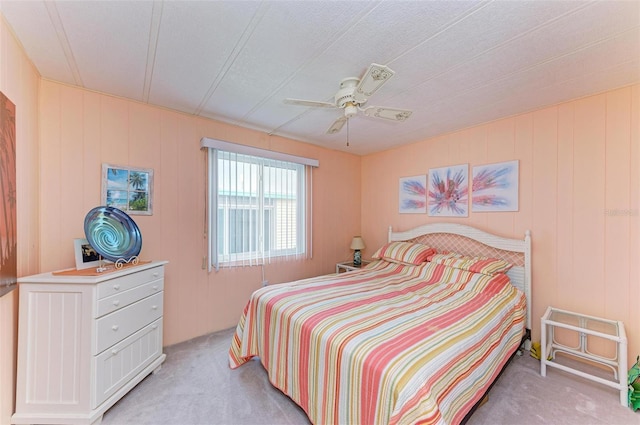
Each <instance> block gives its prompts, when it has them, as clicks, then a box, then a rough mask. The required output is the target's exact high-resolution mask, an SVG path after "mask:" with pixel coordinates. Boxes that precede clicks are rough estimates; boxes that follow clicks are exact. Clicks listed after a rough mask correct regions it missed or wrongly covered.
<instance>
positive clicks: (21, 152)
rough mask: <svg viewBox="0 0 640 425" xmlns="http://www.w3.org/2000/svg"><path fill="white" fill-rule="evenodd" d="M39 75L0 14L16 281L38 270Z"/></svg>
mask: <svg viewBox="0 0 640 425" xmlns="http://www.w3.org/2000/svg"><path fill="white" fill-rule="evenodd" d="M39 80H40V76H39V75H38V72H37V71H36V70H35V68H34V67H33V65H32V64H31V62H30V61H29V60H28V58H27V57H26V55H25V54H24V52H23V50H22V48H21V47H20V45H19V44H18V43H17V42H16V39H15V37H14V36H13V34H12V33H11V31H10V30H9V29H8V26H7V24H6V23H5V21H4V18H3V17H2V15H0V91H2V92H3V93H4V94H5V95H6V96H7V97H8V98H9V99H10V100H11V101H12V102H13V103H14V104H15V105H16V163H17V167H16V173H17V176H16V177H17V182H16V183H17V188H16V191H17V193H16V202H17V204H16V207H17V210H18V223H17V224H18V276H25V275H29V274H32V273H35V272H36V271H37V270H38V261H39V258H38V250H37V247H38V229H39V223H38V209H39V208H38V156H37V154H38V150H37V143H38V121H37V117H38V88H39ZM17 331H18V291H17V290H13V291H12V292H10V293H8V294H7V295H5V296H3V297H0V424H8V423H10V421H11V415H12V414H13V407H14V400H15V393H14V389H15V376H16V347H17Z"/></svg>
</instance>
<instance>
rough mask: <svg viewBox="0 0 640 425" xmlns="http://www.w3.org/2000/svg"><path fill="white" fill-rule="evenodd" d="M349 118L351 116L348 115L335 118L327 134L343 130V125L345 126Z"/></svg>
mask: <svg viewBox="0 0 640 425" xmlns="http://www.w3.org/2000/svg"><path fill="white" fill-rule="evenodd" d="M348 119H349V118H347V117H340V118H338V119H337V120H335V121H334V122H333V124H331V127H329V128H328V129H327V134H336V133H337V132H339V131H340V130H342V127H344V124H345V123H346V122H347V120H348Z"/></svg>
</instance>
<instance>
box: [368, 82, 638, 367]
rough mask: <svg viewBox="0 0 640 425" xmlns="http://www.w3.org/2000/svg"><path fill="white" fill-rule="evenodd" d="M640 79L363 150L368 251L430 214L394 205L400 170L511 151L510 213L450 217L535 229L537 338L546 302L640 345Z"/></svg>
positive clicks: (517, 231)
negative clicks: (600, 321) (391, 231)
mask: <svg viewBox="0 0 640 425" xmlns="http://www.w3.org/2000/svg"><path fill="white" fill-rule="evenodd" d="M639 117H640V86H639V85H634V86H630V87H625V88H621V89H619V90H614V91H609V92H606V93H603V94H599V95H596V96H590V97H587V98H584V99H579V100H576V101H572V102H568V103H563V104H560V105H557V106H553V107H549V108H545V109H542V110H539V111H535V112H531V113H527V114H522V115H518V116H514V117H510V118H506V119H502V120H499V121H495V122H491V123H488V124H484V125H480V126H477V127H473V128H469V129H465V130H462V131H458V132H455V133H451V134H447V135H444V136H441V137H435V138H432V139H429V140H426V141H423V142H420V143H416V144H412V145H408V146H404V147H400V148H396V149H392V150H389V151H386V152H382V153H378V154H373V155H369V156H366V157H364V158H363V159H362V235H363V237H364V239H365V240H366V241H367V250H366V251H365V252H364V254H365V256H366V255H371V253H373V250H375V248H376V247H378V246H380V245H381V244H383V243H384V242H385V241H386V230H387V228H388V226H389V225H392V226H393V227H394V228H395V229H398V230H406V229H409V228H411V227H414V226H416V225H419V224H422V223H426V222H432V221H436V219H435V218H430V217H428V216H427V214H399V213H398V178H400V177H405V176H413V175H419V174H426V173H427V170H428V169H429V168H436V167H442V166H447V165H456V164H465V163H468V164H469V165H470V167H471V166H473V165H480V164H486V163H493V162H500V161H507V160H513V159H518V160H519V161H520V199H519V203H520V209H519V211H518V212H502V213H472V212H470V213H469V217H468V218H458V219H452V218H449V219H446V221H452V222H458V223H464V224H469V225H472V226H476V227H480V228H482V229H484V230H487V231H490V232H493V233H497V234H500V235H502V236H506V237H523V236H524V232H525V230H527V229H530V230H531V234H532V250H533V254H532V261H533V285H532V291H533V305H532V308H533V339H534V340H539V339H540V317H541V316H542V314H543V313H544V310H545V309H546V308H547V306H549V305H553V306H555V307H559V308H565V309H568V310H573V311H577V312H582V313H586V314H591V315H595V316H599V317H605V318H610V319H614V320H621V321H623V322H624V323H625V327H626V329H627V336H628V339H629V350H628V354H629V359H635V357H636V356H637V355H638V354H640V308H638V300H640V273H639V271H640V265H639V264H640V263H639V262H638V259H639V258H640V247H639V237H640V229H639V224H640V202H639V200H638V196H639V192H640V174H639V172H638V169H639V166H640V121H639V119H640V118H639Z"/></svg>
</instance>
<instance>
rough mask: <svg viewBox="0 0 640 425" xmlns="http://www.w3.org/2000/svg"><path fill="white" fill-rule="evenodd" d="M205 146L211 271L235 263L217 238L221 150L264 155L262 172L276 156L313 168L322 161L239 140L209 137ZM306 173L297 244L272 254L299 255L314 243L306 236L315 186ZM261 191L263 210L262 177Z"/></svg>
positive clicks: (301, 184)
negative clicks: (292, 247) (220, 252)
mask: <svg viewBox="0 0 640 425" xmlns="http://www.w3.org/2000/svg"><path fill="white" fill-rule="evenodd" d="M201 147H202V148H208V161H209V164H208V174H207V177H208V191H207V194H208V202H207V211H208V220H207V222H208V229H209V231H208V232H207V234H208V258H209V261H208V269H209V271H211V270H212V268H214V267H215V269H216V270H219V268H220V265H221V264H225V265H227V264H229V265H232V263H230V262H229V260H230V256H228V257H229V258H225V255H224V253H223V254H222V255H219V253H218V252H217V251H218V238H217V232H216V229H217V212H218V208H219V205H218V193H217V192H218V175H217V164H218V151H226V152H230V153H236V154H246V155H251V156H254V157H261V158H263V159H264V160H265V161H264V162H263V163H262V164H261V166H260V172H261V173H262V170H263V169H264V167H265V165H267V166H268V165H271V164H272V163H273V161H274V160H275V161H286V162H294V163H296V164H301V165H304V166H307V167H310V168H313V167H318V166H319V165H320V164H319V161H318V160H315V159H310V158H304V157H299V156H295V155H289V154H285V153H281V152H274V151H269V150H265V149H260V148H254V147H251V146H246V145H239V144H235V143H229V142H224V141H221V140H216V139H210V138H206V137H205V138H203V139H202V140H201ZM305 174H306V172H305V171H304V168H303V169H302V170H301V172H298V173H297V176H298V182H297V186H298V190H299V192H300V193H299V194H298V196H297V203H296V210H297V212H298V213H297V216H296V228H297V235H296V239H297V241H296V248H295V249H290V250H287V249H282V250H271V251H270V252H268V253H267V254H269V257H268V258H270V257H278V256H287V255H299V254H302V253H305V251H306V247H307V246H309V248H310V246H311V244H310V242H311V235H310V234H309V235H308V239H307V236H306V233H307V230H309V231H310V229H311V223H310V221H311V219H312V214H311V208H312V203H311V202H310V201H311V196H312V195H311V190H310V189H311V181H309V182H307V181H306V179H305ZM310 176H311V173H309V177H310ZM260 180H262V175H261V176H260ZM307 187H308V188H309V193H307V190H306V189H307ZM259 191H260V193H259V195H258V198H259V199H260V205H259V206H258V210H259V211H262V209H263V208H264V205H262V200H263V199H264V193H263V182H262V181H260V184H259ZM248 207H249V208H255V206H252V205H248ZM274 209H275V208H274ZM307 210H308V211H307ZM301 212H302V213H301ZM305 218H307V219H308V221H309V223H306V221H305ZM226 220H229V216H228V211H227V214H226ZM271 220H275V214H271ZM263 221H264V217H263V215H262V213H261V212H260V213H259V217H257V221H256V223H257V225H259V226H263V225H264V223H263ZM270 231H271V233H272V234H270V240H271V241H274V240H275V239H274V237H275V233H273V232H275V226H270ZM263 243H264V241H263V240H259V241H258V244H260V245H261V244H263ZM309 250H310V249H309ZM263 254H264V253H263ZM309 254H310V253H309ZM251 255H255V252H254V253H247V254H246V256H245V255H237V256H235V258H234V259H233V260H232V262H237V261H243V260H246V258H244V257H250V256H251ZM263 260H264V257H263ZM255 265H258V264H255Z"/></svg>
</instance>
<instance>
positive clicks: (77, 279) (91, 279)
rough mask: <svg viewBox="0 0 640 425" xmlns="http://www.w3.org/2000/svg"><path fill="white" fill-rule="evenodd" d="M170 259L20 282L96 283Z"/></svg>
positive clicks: (42, 274) (30, 278) (30, 277)
mask: <svg viewBox="0 0 640 425" xmlns="http://www.w3.org/2000/svg"><path fill="white" fill-rule="evenodd" d="M167 263H168V261H151V262H148V263H143V264H139V265H137V266H132V267H125V268H123V269H120V270H116V271H107V272H104V273H103V274H100V275H97V276H72V275H54V274H53V272H47V273H40V274H35V275H31V276H24V277H19V278H18V283H72V284H73V283H89V284H95V283H100V282H104V281H106V280H110V279H115V278H117V277H121V276H126V275H129V274H131V273H136V272H140V271H143V270H148V269H152V268H154V267H158V266H162V265H165V264H167Z"/></svg>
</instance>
